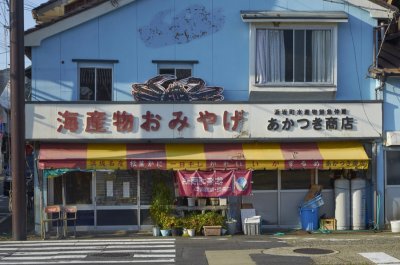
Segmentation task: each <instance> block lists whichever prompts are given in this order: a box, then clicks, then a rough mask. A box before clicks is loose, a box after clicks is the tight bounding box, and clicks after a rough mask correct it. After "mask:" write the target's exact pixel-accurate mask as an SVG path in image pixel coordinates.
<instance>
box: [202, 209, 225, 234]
mask: <svg viewBox="0 0 400 265" xmlns="http://www.w3.org/2000/svg"><path fill="white" fill-rule="evenodd" d="M224 221H225V218H224V216H222V214H219V213H217V212H207V213H204V214H202V215H201V217H200V223H201V225H202V228H203V232H204V235H205V236H219V235H221V229H222V225H223V224H224Z"/></svg>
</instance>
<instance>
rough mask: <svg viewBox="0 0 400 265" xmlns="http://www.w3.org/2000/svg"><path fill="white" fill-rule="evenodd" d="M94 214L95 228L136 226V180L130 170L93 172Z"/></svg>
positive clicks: (137, 203)
mask: <svg viewBox="0 0 400 265" xmlns="http://www.w3.org/2000/svg"><path fill="white" fill-rule="evenodd" d="M94 174H95V189H96V200H95V201H96V206H95V209H96V211H95V212H96V214H95V217H96V218H95V226H96V229H98V230H116V229H122V230H138V229H139V225H138V224H139V214H138V212H139V196H138V194H139V192H138V191H139V180H138V172H137V171H133V170H115V171H114V170H105V171H96V172H94Z"/></svg>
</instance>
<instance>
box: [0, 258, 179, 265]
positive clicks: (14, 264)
mask: <svg viewBox="0 0 400 265" xmlns="http://www.w3.org/2000/svg"><path fill="white" fill-rule="evenodd" d="M171 262H175V259H158V260H96V261H93V260H70V261H65V262H61V261H49V262H46V261H37V262H36V261H33V262H31V261H27V262H21V261H18V262H9V261H6V262H2V261H0V264H1V265H3V264H4V265H28V264H29V265H42V264H43V265H55V264H93V263H95V264H114V263H115V264H116V263H121V264H123V263H171Z"/></svg>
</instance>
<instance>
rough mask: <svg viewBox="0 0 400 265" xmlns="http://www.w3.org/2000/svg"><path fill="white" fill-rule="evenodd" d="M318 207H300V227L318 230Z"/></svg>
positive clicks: (307, 229)
mask: <svg viewBox="0 0 400 265" xmlns="http://www.w3.org/2000/svg"><path fill="white" fill-rule="evenodd" d="M318 212H319V208H304V207H301V208H300V220H301V229H302V230H305V231H313V230H318V228H319V214H318Z"/></svg>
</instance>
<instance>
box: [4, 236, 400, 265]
mask: <svg viewBox="0 0 400 265" xmlns="http://www.w3.org/2000/svg"><path fill="white" fill-rule="evenodd" d="M89 235H90V234H86V235H82V234H80V235H78V237H77V238H76V239H61V240H56V239H54V238H53V239H51V240H44V241H43V240H40V239H38V238H36V241H32V240H28V241H23V242H12V241H8V240H3V241H0V264H43V265H46V264H104V263H106V264H182V265H183V264H191V265H228V264H229V265H239V264H240V265H261V264H300V265H302V264H387V265H388V264H391V265H395V264H400V234H395V233H391V232H376V233H375V232H373V231H368V232H348V233H344V232H340V233H339V232H337V233H332V234H308V233H304V232H302V231H300V232H291V233H285V234H284V235H279V236H276V235H274V234H267V235H259V236H244V235H235V236H214V237H203V236H199V237H194V238H184V237H175V238H174V237H152V236H150V235H143V234H141V235H139V234H131V235H129V236H118V235H112V234H108V235H106V234H103V235H99V234H98V235H96V236H95V237H93V235H91V236H89Z"/></svg>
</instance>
